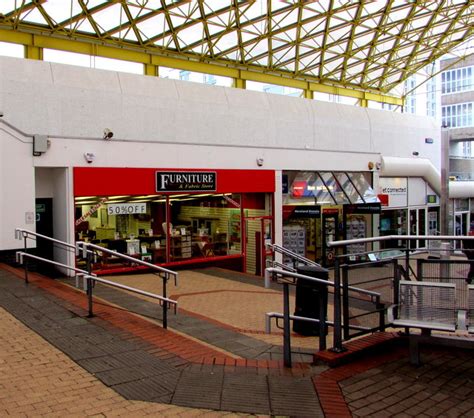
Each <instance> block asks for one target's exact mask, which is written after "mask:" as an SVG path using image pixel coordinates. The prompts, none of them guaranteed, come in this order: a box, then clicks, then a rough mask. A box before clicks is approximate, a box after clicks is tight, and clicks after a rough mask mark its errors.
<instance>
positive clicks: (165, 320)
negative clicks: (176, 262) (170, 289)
mask: <svg viewBox="0 0 474 418" xmlns="http://www.w3.org/2000/svg"><path fill="white" fill-rule="evenodd" d="M167 281H168V273H165V277H164V278H163V297H164V298H166V297H167V295H166V282H167ZM163 328H164V329H166V328H168V302H167V301H166V300H164V301H163Z"/></svg>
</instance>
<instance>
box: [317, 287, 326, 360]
mask: <svg viewBox="0 0 474 418" xmlns="http://www.w3.org/2000/svg"><path fill="white" fill-rule="evenodd" d="M318 286H319V287H320V291H319V351H323V350H326V329H327V325H326V315H327V308H326V307H327V304H328V288H327V286H325V285H324V287H323V285H322V284H319V285H318Z"/></svg>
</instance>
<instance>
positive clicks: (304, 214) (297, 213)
mask: <svg viewBox="0 0 474 418" xmlns="http://www.w3.org/2000/svg"><path fill="white" fill-rule="evenodd" d="M291 216H293V217H294V218H316V217H319V216H321V206H319V205H315V206H295V207H294V210H293V212H292V214H291Z"/></svg>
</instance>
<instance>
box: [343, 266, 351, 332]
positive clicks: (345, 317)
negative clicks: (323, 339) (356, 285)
mask: <svg viewBox="0 0 474 418" xmlns="http://www.w3.org/2000/svg"><path fill="white" fill-rule="evenodd" d="M342 321H343V324H344V325H343V335H344V340H348V339H349V337H350V335H349V277H348V268H347V266H344V267H343V269H342Z"/></svg>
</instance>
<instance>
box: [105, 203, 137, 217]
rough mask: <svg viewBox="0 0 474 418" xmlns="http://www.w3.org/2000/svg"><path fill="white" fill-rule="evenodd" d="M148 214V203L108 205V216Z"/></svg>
mask: <svg viewBox="0 0 474 418" xmlns="http://www.w3.org/2000/svg"><path fill="white" fill-rule="evenodd" d="M137 213H138V214H140V213H146V203H133V202H130V203H109V204H108V205H107V214H108V215H111V216H113V215H134V214H137Z"/></svg>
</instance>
